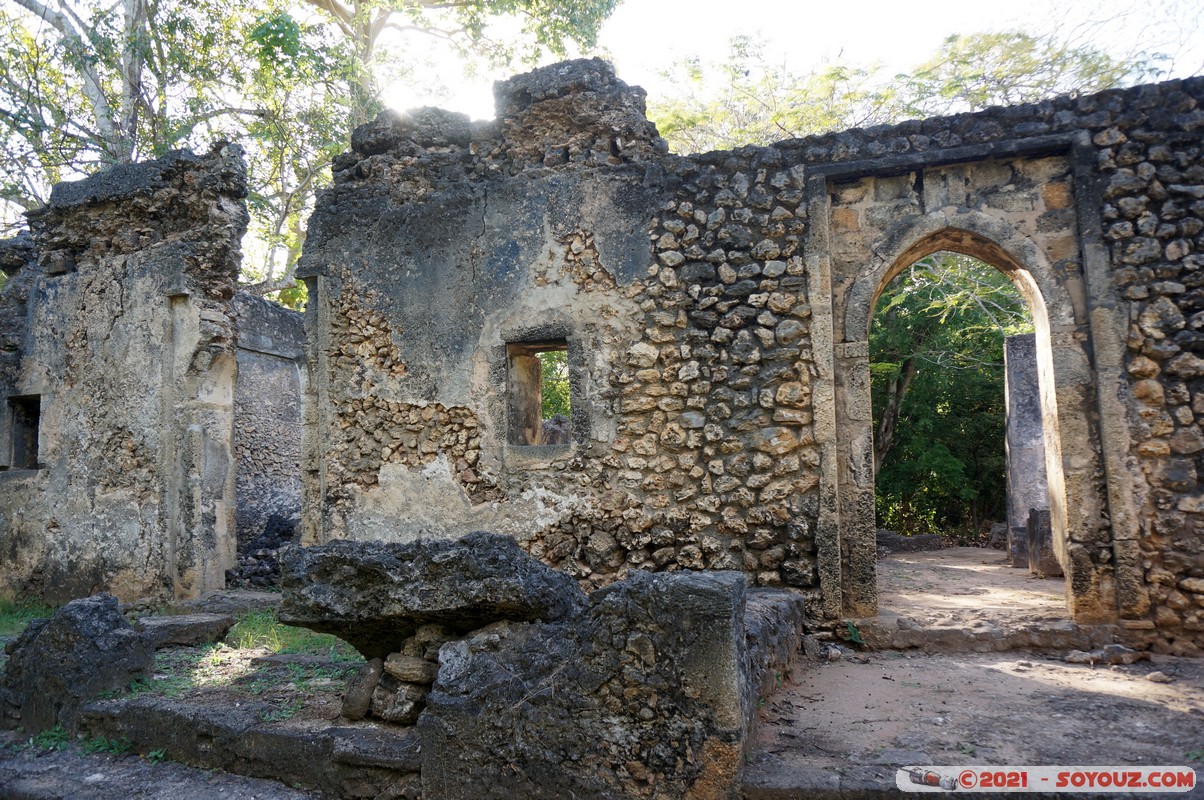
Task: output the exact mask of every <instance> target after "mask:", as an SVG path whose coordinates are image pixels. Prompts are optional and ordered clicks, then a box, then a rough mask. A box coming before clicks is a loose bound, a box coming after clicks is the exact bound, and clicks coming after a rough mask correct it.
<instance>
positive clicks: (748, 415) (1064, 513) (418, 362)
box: [0, 60, 1204, 653]
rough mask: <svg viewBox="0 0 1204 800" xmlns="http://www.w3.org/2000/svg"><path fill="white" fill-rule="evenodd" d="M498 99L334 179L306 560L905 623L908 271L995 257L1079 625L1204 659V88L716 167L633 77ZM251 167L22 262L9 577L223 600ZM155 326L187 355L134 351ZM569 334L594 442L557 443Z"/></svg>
mask: <svg viewBox="0 0 1204 800" xmlns="http://www.w3.org/2000/svg"><path fill="white" fill-rule="evenodd" d="M496 96H497V110H498V116H497V119H496V120H495V121H492V122H470V121H469V120H467V119H466V118H464V117H462V116H459V115H455V114H450V113H447V112H443V111H439V110H434V109H423V110H420V111H416V112H413V113H411V114H409V115H405V116H401V115H396V114H392V113H387V114H385V115H382V116H381V117H380V118H378V119H377V120H376V121H375V122H373V123H371V124H369V125H366V126H363V127H361V128H360V129H358V130H357V131H356V133H355V134H354V136H353V140H352V148H351V150H350V151H349V152H348V153H345V154H344V155H342V156H340V157H339V158H337V159H336V160H335V163H334V185H333V186H332V188H331V189H330V190H328V191H327V192H326V193H325V194H323V196H322V197H321V198H320V199H319V201H318V204H317V207H316V209H315V211H314V214H313V217H312V219H311V221H310V226H309V234H308V239H307V241H306V247H305V252H304V254H303V256H302V263H301V268H300V273H299V274H301V275H302V276H303V277H304V279H305V280H306V281H307V284H308V288H309V296H310V304H309V307H308V310H307V312H306V317H305V323H304V324H305V345H304V352H303V360H304V370H303V372H301V373H300V374H298V375H297V376H295V378H289V380H287V381H281V382H280V384H279V385H284V384H286V383H287V384H288V385H290V386H296V387H298V388H299V390H300V392H301V395H302V402H301V404H300V408H301V409H302V413H301V417H302V423H301V424H302V440H301V443H300V449H299V456H298V457H297V458H298V459H299V467H298V470H299V476H300V486H301V496H302V499H301V501H300V502H301V512H300V527H301V535H302V538H303V540H304V541H305V542H306V543H309V544H318V543H325V542H328V541H331V540H334V539H340V538H350V539H360V540H370V539H385V540H392V541H406V540H411V539H416V538H419V537H451V538H457V537H461V536H463V535H465V534H467V533H469V532H470V531H472V530H477V529H488V530H496V531H499V532H502V533H505V534H508V535H510V536H512V537H514V538H515V539H516V541H518V542H519V543H520V545H521V546H522V547H523V548H524V549H526V550H527V551H528V552H530V553H531V554H532V555H534V556H536V557H537V558H539V559H540V560H542V561H544V562H545V563H547V564H550V565H552V566H555V567H557V568H559V569H561V570H563V571H564V572H567V573H568V574H569V575H571V576H572V577H574V578H576V579H577V580H578V581H579V582H580V583H581V584H582V585H583V587H585V588H587V589H591V588H596V587H600V586H604V585H607V584H609V583H611V582H613V581H615V580H617V579H620V578H623V577H624V576H627V575H629V574H631V573H632V572H633V571H635V570H638V569H645V570H675V569H687V570H705V569H734V570H738V571H742V572H744V573H745V574H746V575H747V576H748V578H749V579H750V580H751V581H752V582H753V583H755V584H758V585H761V586H771V587H772V586H784V587H788V588H791V589H794V590H797V591H799V592H801V593H804V594H805V595H806V596H807V597H808V598H809V602H810V610H811V613H812V615H813V616H815V617H817V618H824V619H829V620H834V619H837V618H839V617H840V616H841V615H854V616H859V615H868V614H872V613H873V612H874V611H875V609H876V607H877V592H876V578H875V574H874V570H875V567H874V514H873V481H874V476H873V459H872V457H871V452H872V448H871V437H872V429H871V420H870V410H869V409H870V403H869V399H870V398H869V363H868V347H867V340H868V331H869V321H870V317H871V315H872V309H873V305H874V301H875V299H876V297H877V295H878V293H879V292H880V290H881V289H882V287H883V286H885V284H886V283H887V282H889V280H890V279H891V278H892V277H893V276H894V275H896V274H897V273H898V272H899V271H900V270H902V269H904V268H906V267H907V266H908V265H910V264H911V263H913V262H914V261H915V260H916V259H918V258H921V257H923V256H925V255H927V254H930V253H932V252H935V251H938V250H956V251H958V252H962V253H965V254H968V255H971V256H974V257H977V258H980V259H983V260H985V261H987V262H989V263H991V264H992V265H994V266H995V267H997V268H998V269H1000V270H1002V271H1003V272H1004V273H1006V274H1007V275H1008V276H1009V277H1010V278H1011V279H1012V280H1013V282H1014V283H1015V285H1016V286H1017V287H1018V288H1019V290H1020V291H1021V293H1022V294H1023V295H1024V296H1025V298H1026V299H1027V301H1028V303H1029V305H1030V308H1031V309H1032V312H1033V317H1034V320H1035V324H1036V330H1037V332H1036V358H1037V362H1038V373H1039V382H1040V396H1041V397H1040V400H1041V414H1042V417H1043V427H1044V430H1045V431H1046V433H1045V437H1046V442H1045V444H1046V447H1045V452H1046V472H1047V481H1048V484H1049V500H1050V502H1049V508H1050V525H1051V530H1052V536H1053V541H1054V550H1055V556H1056V558H1057V560H1058V563H1059V565H1060V566H1061V568H1062V570H1063V571H1064V573H1065V575H1066V585H1067V596H1068V604H1069V606H1070V611H1071V613H1072V615H1073V617H1074V618H1075V619H1076V620H1077V621H1079V622H1111V623H1119V624H1120V625H1122V626H1124V627H1125V628H1126V629H1127V630H1128V632H1129V635H1130V637H1131V638H1132V639H1133V640H1134V641H1135V642H1138V643H1142V642H1145V643H1149V644H1151V645H1154V646H1156V647H1159V648H1162V649H1167V650H1171V651H1174V652H1181V653H1198V652H1200V650H1201V647H1202V646H1204V638H1202V637H1204V618H1202V614H1204V538H1202V537H1201V535H1200V531H1201V520H1202V519H1204V494H1202V493H1201V490H1200V485H1199V473H1200V470H1201V468H1202V467H1204V463H1202V461H1201V459H1204V434H1201V426H1200V422H1199V418H1200V415H1201V414H1202V413H1204V359H1202V356H1201V341H1202V338H1204V307H1202V304H1204V288H1202V284H1204V280H1202V278H1201V274H1202V272H1204V271H1202V270H1201V264H1202V261H1204V253H1202V252H1201V249H1202V248H1204V160H1202V156H1201V150H1202V140H1204V109H1202V108H1201V100H1202V99H1204V80H1201V79H1191V80H1185V81H1171V82H1166V83H1161V84H1155V85H1149V86H1142V87H1136V88H1133V89H1126V90H1114V91H1107V92H1102V93H1100V94H1096V95H1091V96H1086V97H1078V98H1070V97H1062V98H1055V99H1053V100H1049V101H1046V102H1042V103H1038V104H1034V105H1026V106H1017V107H1012V108H996V109H988V110H986V111H983V112H980V113H976V114H965V115H958V116H952V117H945V118H937V119H930V120H919V121H912V122H906V123H903V124H900V125H894V126H886V127H879V128H873V129H867V130H852V131H844V132H840V133H833V134H827V135H823V136H817V137H810V138H806V139H798V140H789V141H784V142H780V143H778V144H776V145H773V146H770V147H748V148H742V149H740V150H735V151H729V152H717V153H708V154H701V155H697V156H676V155H671V154H669V153H667V152H666V148H665V146H664V143H663V141H662V140H661V139H660V138H659V136H658V135H657V132H656V129H655V127H654V126H653V125H652V124H651V123H649V122H648V120H647V119H646V117H645V114H644V95H643V92H642V91H641V90H639V89H637V88H632V87H628V86H626V85H625V84H624V83H623V82H622V81H620V80H618V79H617V78H616V77H615V75H614V73H613V70H612V69H611V67H610V66H609V65H608V64H606V63H604V62H601V61H597V60H585V61H574V62H566V63H564V64H558V65H554V66H551V67H546V68H542V69H539V70H536V71H534V72H531V73H528V74H526V75H520V76H517V77H515V78H512V79H510V80H508V81H504V82H501V83H499V84H498V85H497V87H496ZM236 161H237V159H236V157H235V154H234V153H233V151H232V150H225V151H219V152H217V153H214V154H210V155H209V156H204V157H197V156H191V155H188V156H183V155H174V156H171V157H169V158H168V159H167V160H165V161H163V162H155V164H152V165H143V166H140V167H131V168H129V170H128V172H126V173H122V174H123V175H128V176H134V175H140V176H142V177H140V178H138V179H137V180H135V179H134V178H133V177H130V178H129V180H128V184H123V185H125V186H126V188H125V189H120V190H118V189H119V188H120V187H117V186H116V184H112V181H113V180H115V179H113V178H103V177H98V178H94V179H90V181H85V182H82V183H80V184H74V185H72V187H73V188H67V189H60V190H59V195H58V199H57V200H52V203H51V206H50V208H49V209H48V210H47V211H45V212H41V213H40V214H39V215H35V216H34V218H33V220H32V223H33V226H32V227H33V230H32V239H22V240H17V241H16V242H13V243H10V244H8V245H6V246H5V248H3V250H2V251H0V263H3V265H4V269H5V271H6V272H7V273H11V274H13V275H14V277H12V278H11V279H10V281H9V284H8V287H7V288H6V289H5V291H4V293H3V295H2V300H3V302H2V303H0V335H3V336H5V337H6V338H5V344H4V346H3V348H0V357H2V358H3V364H2V365H0V375H2V376H3V377H2V380H0V391H2V392H3V393H4V394H5V396H6V398H7V400H6V406H5V408H4V409H0V410H2V411H4V412H5V413H4V414H3V420H4V422H3V424H4V426H5V430H4V431H3V435H4V441H5V442H6V443H7V445H6V446H5V447H4V448H3V449H0V452H2V453H4V459H5V460H4V465H5V466H7V467H8V469H7V470H5V471H2V472H0V482H3V483H4V484H5V485H4V491H3V493H0V521H2V523H0V524H2V527H0V559H2V560H3V564H4V567H5V569H4V575H5V586H4V590H5V591H6V592H15V591H20V590H23V589H24V588H25V587H34V588H35V589H37V590H39V591H44V590H45V587H47V586H49V585H52V584H51V583H49V582H48V581H47V576H48V575H50V574H52V573H57V574H65V575H71V576H86V580H83V579H82V578H81V579H80V580H78V581H77V582H78V583H81V584H82V583H85V582H86V583H88V587H87V589H86V590H85V589H83V588H82V586H81V588H80V593H86V592H87V591H90V590H92V589H98V588H107V587H111V588H113V589H114V591H119V592H132V591H138V592H146V591H160V592H165V593H175V594H187V593H190V592H196V591H200V590H202V589H205V588H211V587H214V586H217V585H220V584H221V582H222V573H223V570H224V569H226V568H229V567H230V566H233V554H234V551H235V544H234V540H235V533H234V530H235V528H236V523H235V522H234V521H233V520H235V519H236V518H237V516H236V514H235V507H236V506H237V505H238V504H239V503H240V502H245V501H244V500H242V499H240V497H239V496H238V495H239V492H238V491H236V486H235V484H236V482H235V481H234V480H233V479H232V476H233V475H234V474H235V473H234V471H235V470H241V469H242V468H243V464H242V463H241V462H240V459H243V456H242V454H243V453H245V452H247V451H246V450H245V449H241V450H240V447H239V443H238V437H240V436H242V433H240V432H239V431H242V430H246V428H240V427H239V426H237V425H235V423H234V416H235V414H236V413H237V409H236V406H237V404H236V403H232V402H231V401H230V400H229V398H230V397H231V396H232V395H231V392H232V390H231V388H230V387H231V386H232V385H233V383H234V382H237V380H238V375H239V374H240V372H241V368H242V367H243V365H244V363H246V362H247V359H239V358H237V357H235V354H234V348H235V347H237V346H241V345H239V344H237V343H238V342H240V341H243V340H242V339H240V338H239V336H238V333H237V332H236V331H233V329H232V326H231V325H230V323H229V320H230V319H231V318H234V317H236V315H234V314H232V313H231V312H230V309H229V297H231V293H232V286H233V284H232V281H233V275H234V273H235V269H236V266H237V263H236V260H237V248H236V246H235V244H234V243H235V242H236V241H237V233H239V232H240V231H241V228H240V226H241V224H242V223H241V222H240V220H241V219H242V218H243V217H242V216H241V214H242V213H243V212H242V210H241V196H242V194H241V193H242V191H243V189H242V188H241V185H240V183H239V181H240V180H241V178H240V176H241V171H240V170H239V169H238V168H237V167H236V166H235V165H234V164H235V162H236ZM160 175H161V176H162V177H161V178H159V177H154V176H160ZM221 176H228V177H221ZM121 180H126V179H125V178H122V179H121ZM106 181H109V182H110V184H112V185H113V186H114V187H115V188H114V189H113V190H111V191H110V190H104V191H102V187H104V186H106V185H110V184H106ZM117 183H121V181H120V180H119V181H117ZM169 200H170V201H171V202H172V203H176V204H177V205H174V206H171V207H172V208H176V209H179V208H183V207H187V208H188V209H189V210H188V211H187V213H182V214H167V213H164V212H162V211H160V210H157V209H163V208H167V207H168V206H166V205H164V204H165V203H167V202H168V201H169ZM179 204H183V205H179ZM139 215H144V216H145V221H144V220H143V216H139ZM131 220H133V224H131V223H130V221H131ZM168 223H170V224H168ZM156 264H159V265H162V266H160V267H156V268H154V269H151V267H152V266H154V265H156ZM144 275H145V276H147V278H148V280H149V279H150V277H151V276H154V280H152V281H150V282H147V280H143V279H142V277H140V276H144ZM172 275H178V276H180V277H177V278H172V277H171V276H172ZM156 281H157V282H156ZM139 309H140V310H139ZM173 314H176V315H177V316H176V317H173V316H172V315H173ZM168 320H177V322H172V323H171V324H170V325H169V324H167V321H168ZM141 332H146V335H145V336H144V335H142V333H141ZM144 340H145V341H149V342H153V343H156V344H155V347H160V346H163V347H166V343H168V342H170V343H171V347H172V348H174V349H171V355H170V357H168V358H167V359H166V361H165V360H164V359H161V358H152V357H149V356H148V357H147V358H143V357H142V355H141V352H142V351H141V350H139V349H138V347H135V348H134V349H133V351H132V354H133V355H134V356H135V357H132V358H128V359H124V360H118V359H116V358H115V357H112V356H108V355H104V354H106V353H119V352H124V350H122V349H121V348H122V346H123V345H124V343H127V342H133V343H135V344H137V343H139V342H142V341H144ZM247 341H249V340H247ZM267 349H269V350H272V351H273V352H275V353H276V355H277V356H278V358H277V362H273V363H278V364H279V365H280V366H281V368H285V367H286V366H287V364H286V363H285V362H288V363H289V364H296V363H297V361H299V360H301V359H297V360H292V361H290V359H292V355H291V353H292V352H293V351H292V350H290V349H289V348H288V347H284V346H278V347H275V348H274V349H273V348H267ZM549 349H552V350H562V351H564V352H565V353H566V355H567V361H568V368H569V384H570V395H571V407H572V412H571V419H570V422H569V428H570V431H569V442H568V443H567V444H540V443H539V440H538V439H535V438H532V437H531V436H530V435H529V434H527V433H524V430H526V429H527V428H529V427H530V425H529V424H526V423H530V422H531V419H532V417H531V415H532V409H533V406H532V403H533V397H532V396H531V395H532V392H531V390H530V387H531V385H532V382H531V376H532V368H533V361H534V360H535V358H534V357H535V356H537V355H538V354H539V353H541V352H545V351H547V350H549ZM93 350H95V351H98V352H99V353H101V354H102V357H100V358H84V357H82V355H81V354H84V353H89V352H91V351H93ZM163 363H168V364H171V365H174V366H171V367H170V368H160V369H155V368H152V365H161V364H163ZM261 383H262V382H261ZM524 387H526V388H524ZM77 395H79V397H78V398H77ZM81 403H82V404H83V405H82V407H86V408H88V409H89V410H90V412H91V413H89V414H79V413H77V411H76V410H74V409H76V408H78V407H80V404H81ZM290 407H291V406H290V405H289V404H288V403H284V404H282V405H281V409H282V410H281V415H287V413H288V411H287V409H288V408H290ZM231 408H234V409H235V410H234V411H233V412H232V411H231V410H230V409H231ZM135 412H136V413H135ZM284 418H285V416H281V417H279V419H284ZM90 419H95V420H96V422H94V423H93V422H89V420H90ZM123 419H137V420H138V421H139V422H138V424H136V425H132V426H131V425H124V427H123V423H122V422H121V420H123ZM31 420H33V421H35V422H36V424H33V423H31ZM271 424H273V425H274V424H276V423H275V421H273V422H272V423H271ZM251 426H252V427H257V426H256V425H255V423H254V422H252V423H251ZM290 446H293V445H290ZM294 452H295V451H294ZM97 454H103V457H99V456H98V455H97ZM200 454H204V457H203V458H202V457H201V456H200ZM94 455H96V456H97V457H95V458H94ZM292 458H293V456H288V455H282V456H281V458H280V459H266V460H264V461H263V465H264V466H262V467H261V468H259V469H262V470H264V474H266V475H269V476H270V475H274V474H277V472H278V471H279V470H287V469H288V468H289V464H290V463H291V460H292ZM243 460H246V459H243ZM255 485H262V484H256V483H255V482H254V481H251V480H248V481H246V482H242V483H238V486H239V487H242V486H246V487H254V486H255ZM184 487H187V488H188V491H184V490H183V488H184ZM249 491H250V494H254V493H255V491H254V489H253V488H252V489H251V490H249ZM244 495H245V493H244ZM273 508H277V509H278V508H281V506H273ZM135 509H136V510H137V513H135ZM240 513H241V512H240ZM273 513H275V512H273ZM248 518H250V517H248ZM110 542H120V543H121V544H120V546H110V545H109V544H107V543H110ZM134 578H136V580H134ZM72 591H75V590H74V589H73V590H72Z"/></svg>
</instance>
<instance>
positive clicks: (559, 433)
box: [506, 339, 572, 446]
mask: <svg viewBox="0 0 1204 800" xmlns="http://www.w3.org/2000/svg"><path fill="white" fill-rule="evenodd" d="M506 382H507V387H506V389H507V391H506V397H507V405H508V409H507V412H508V414H507V416H508V417H509V419H508V434H507V440H508V441H509V443H510V444H512V445H525V446H533V445H535V446H538V445H544V446H546V445H568V444H570V443H571V441H572V422H571V420H572V407H571V402H572V401H571V392H570V389H569V347H568V342H567V341H566V340H565V339H555V340H550V341H543V342H512V343H509V344H507V345H506Z"/></svg>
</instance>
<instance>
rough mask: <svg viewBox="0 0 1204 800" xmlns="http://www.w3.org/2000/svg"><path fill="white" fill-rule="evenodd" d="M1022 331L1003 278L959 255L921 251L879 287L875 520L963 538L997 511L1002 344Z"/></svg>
mask: <svg viewBox="0 0 1204 800" xmlns="http://www.w3.org/2000/svg"><path fill="white" fill-rule="evenodd" d="M1031 329H1032V326H1031V322H1030V318H1029V314H1028V309H1027V307H1026V306H1025V304H1024V301H1023V300H1022V299H1021V298H1020V296H1019V295H1018V293H1017V292H1016V291H1015V289H1014V288H1013V287H1012V285H1011V283H1010V282H1009V281H1008V279H1007V278H1006V277H1005V276H1004V275H1003V274H1002V273H1000V272H999V271H998V270H995V269H994V268H992V267H991V266H989V265H987V264H984V263H983V262H981V261H977V260H976V259H973V258H969V257H967V256H962V255H958V254H952V253H938V254H936V255H934V256H930V257H928V258H925V259H922V260H921V261H919V262H917V263H916V264H915V265H913V266H912V267H911V268H910V269H908V270H906V271H905V272H904V273H903V274H901V275H900V276H899V277H898V278H897V279H896V280H895V281H894V282H892V283H891V285H890V286H888V287H887V288H886V290H885V291H884V292H883V293H882V296H881V297H880V298H879V301H878V308H877V311H876V313H875V316H874V323H873V327H872V329H871V333H870V361H871V368H870V373H871V379H872V389H873V401H874V420H875V431H876V432H877V434H878V439H879V440H878V441H877V442H875V445H876V449H877V450H879V451H880V452H879V467H878V475H877V481H876V486H877V511H878V519H879V524H880V525H882V526H883V527H886V528H890V529H892V530H897V531H899V532H900V533H905V534H919V533H947V532H950V531H960V532H962V533H964V534H966V535H967V536H972V535H973V534H974V533H975V532H976V530H977V527H978V526H979V524H980V523H981V522H982V521H984V520H987V519H1001V518H1002V517H1003V516H1004V515H1005V513H1006V505H1005V504H1006V486H1005V480H1004V469H1005V463H1004V445H1003V434H1004V412H1005V408H1004V398H1003V381H1004V375H1003V343H1004V338H1005V337H1006V336H1011V335H1014V334H1018V333H1026V332H1029V331H1031ZM909 364H910V365H912V366H913V367H914V377H913V378H912V379H911V381H910V383H909V384H907V387H906V389H905V393H904V394H902V396H900V382H899V381H898V377H899V375H900V374H901V372H902V371H903V370H904V369H905V368H906V365H909ZM892 396H893V397H894V398H895V400H896V403H895V404H894V405H893V407H892V403H891V399H892ZM892 410H893V412H894V413H896V414H897V420H896V421H895V423H894V424H892V425H889V426H887V429H888V430H890V431H893V436H891V437H890V438H891V441H890V442H887V443H885V444H886V447H882V445H883V444H884V443H883V442H882V441H881V440H882V438H883V430H884V426H883V424H882V423H883V416H884V415H885V414H889V413H892Z"/></svg>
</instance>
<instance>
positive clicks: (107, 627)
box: [0, 594, 155, 732]
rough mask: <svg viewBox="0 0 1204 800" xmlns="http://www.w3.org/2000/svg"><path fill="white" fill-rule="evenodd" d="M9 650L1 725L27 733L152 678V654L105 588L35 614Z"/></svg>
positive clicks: (66, 722)
mask: <svg viewBox="0 0 1204 800" xmlns="http://www.w3.org/2000/svg"><path fill="white" fill-rule="evenodd" d="M5 649H6V650H7V651H8V652H9V653H10V654H11V658H9V660H8V664H7V666H6V668H5V671H4V677H3V682H2V683H0V714H3V716H0V725H9V726H15V725H19V726H20V727H22V728H24V729H25V730H27V731H30V732H35V731H42V730H46V729H47V728H53V727H54V726H55V725H63V726H65V727H67V728H69V729H70V728H72V727H74V726H75V724H76V722H77V717H78V715H79V713H80V710H81V709H82V708H83V706H84V704H85V703H86V702H87V701H88V700H91V699H92V698H94V697H96V696H97V695H99V694H101V693H102V692H106V691H113V690H115V689H124V688H125V687H127V686H129V684H130V682H131V681H133V680H136V679H138V678H146V677H149V676H150V674H151V672H152V671H153V669H154V661H155V659H154V651H153V650H152V648H151V647H150V646H148V645H147V643H146V642H145V641H144V640H143V639H142V638H141V637H140V636H139V635H138V633H137V632H136V631H135V630H134V629H133V628H132V627H131V626H130V624H129V623H128V622H127V621H126V619H125V617H123V616H122V615H121V612H120V610H119V609H118V605H117V598H115V597H113V596H112V595H108V594H98V595H95V596H93V597H87V598H84V599H82V600H74V601H72V602H70V603H68V604H67V605H65V606H63V607H62V608H60V609H59V610H58V611H57V612H56V613H55V615H54V616H53V617H51V618H50V619H49V620H34V621H33V622H31V623H30V624H29V626H28V627H27V628H26V629H25V631H24V633H22V634H21V636H20V637H18V638H17V639H16V640H15V641H13V642H12V643H10V644H9V645H8V647H7V648H5Z"/></svg>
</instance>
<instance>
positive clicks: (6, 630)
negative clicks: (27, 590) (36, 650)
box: [0, 600, 55, 637]
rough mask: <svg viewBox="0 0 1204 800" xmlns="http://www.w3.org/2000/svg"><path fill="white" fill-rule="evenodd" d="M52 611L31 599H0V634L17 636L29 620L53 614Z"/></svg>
mask: <svg viewBox="0 0 1204 800" xmlns="http://www.w3.org/2000/svg"><path fill="white" fill-rule="evenodd" d="M54 611H55V609H54V608H53V607H52V606H47V605H43V604H41V603H38V602H36V601H32V600H0V636H5V637H7V636H17V635H18V634H20V633H21V631H23V630H25V626H26V625H28V624H29V622H30V620H34V619H45V618H47V617H51V616H54Z"/></svg>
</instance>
